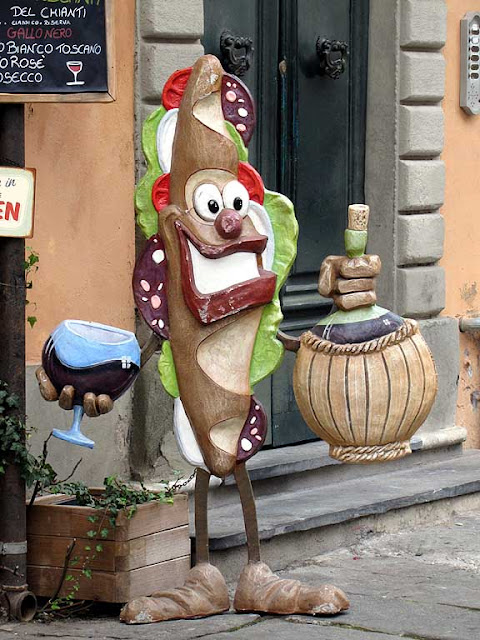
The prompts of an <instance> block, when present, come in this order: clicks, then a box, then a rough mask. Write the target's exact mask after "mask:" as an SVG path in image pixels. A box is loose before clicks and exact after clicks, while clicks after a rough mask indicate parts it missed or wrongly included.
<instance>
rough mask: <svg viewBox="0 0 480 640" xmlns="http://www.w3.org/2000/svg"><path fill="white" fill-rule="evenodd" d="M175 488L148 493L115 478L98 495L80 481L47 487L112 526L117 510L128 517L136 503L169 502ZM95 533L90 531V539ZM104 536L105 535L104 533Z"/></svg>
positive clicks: (134, 508)
mask: <svg viewBox="0 0 480 640" xmlns="http://www.w3.org/2000/svg"><path fill="white" fill-rule="evenodd" d="M177 487H178V485H177V484H176V483H175V484H173V485H172V486H166V488H165V490H164V491H161V492H156V491H155V492H154V491H149V490H148V489H146V488H145V487H144V486H143V485H141V489H135V488H132V487H131V486H130V485H128V484H126V483H124V482H122V481H121V480H119V479H118V478H117V477H116V476H108V477H107V478H105V480H104V481H103V491H102V492H101V493H96V492H95V493H92V492H91V491H90V489H89V488H88V487H87V485H86V484H84V483H83V482H63V483H56V484H55V485H54V486H53V487H50V488H49V492H50V493H63V494H66V495H68V496H73V497H74V498H75V503H76V504H77V505H79V506H81V507H92V508H93V509H99V510H100V511H104V512H105V513H106V514H107V516H108V520H109V522H110V524H111V525H112V526H115V522H116V519H117V516H118V514H119V513H120V512H121V511H124V512H125V514H126V516H127V518H132V517H133V516H134V515H135V512H136V510H137V508H138V505H139V504H145V503H146V502H168V503H173V496H174V494H175V492H176V490H177ZM97 533H98V532H96V531H95V532H93V533H92V537H93V536H94V535H96V534H97ZM100 533H101V532H100ZM106 535H108V531H107V534H106ZM102 537H105V536H102Z"/></svg>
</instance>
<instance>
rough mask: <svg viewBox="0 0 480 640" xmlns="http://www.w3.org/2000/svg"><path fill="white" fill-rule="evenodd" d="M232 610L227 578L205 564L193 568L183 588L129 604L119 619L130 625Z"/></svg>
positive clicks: (158, 593)
mask: <svg viewBox="0 0 480 640" xmlns="http://www.w3.org/2000/svg"><path fill="white" fill-rule="evenodd" d="M229 608H230V598H229V596H228V589H227V585H226V583H225V579H224V577H223V576H222V574H221V573H220V571H219V570H218V569H216V568H215V567H214V566H213V565H211V564H207V563H202V564H198V565H197V566H196V567H193V569H190V571H189V574H188V577H187V580H186V581H185V584H184V585H183V587H179V588H178V589H171V590H169V591H159V592H157V593H154V594H153V595H152V596H150V597H148V598H147V597H145V598H137V599H136V600H132V601H131V602H129V603H128V604H126V605H125V606H124V607H123V609H122V611H121V612H120V620H121V621H122V622H126V623H127V624H147V623H149V622H161V621H163V620H175V619H181V620H188V619H192V618H205V617H207V616H213V615H215V614H218V613H224V612H225V611H228V610H229Z"/></svg>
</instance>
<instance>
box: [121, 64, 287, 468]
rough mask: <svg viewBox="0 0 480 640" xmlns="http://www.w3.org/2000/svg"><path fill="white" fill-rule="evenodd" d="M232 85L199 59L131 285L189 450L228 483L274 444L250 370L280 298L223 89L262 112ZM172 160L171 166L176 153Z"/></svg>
mask: <svg viewBox="0 0 480 640" xmlns="http://www.w3.org/2000/svg"><path fill="white" fill-rule="evenodd" d="M228 78H229V79H226V78H225V74H224V72H223V69H222V67H221V65H220V63H219V61H218V60H217V59H216V58H215V57H213V56H203V57H202V58H200V59H199V60H198V61H197V62H196V64H195V66H194V67H193V69H192V70H191V72H189V73H188V80H187V82H186V86H185V89H184V91H183V92H182V98H181V102H180V106H179V109H178V112H177V113H176V124H175V133H174V136H173V147H172V153H171V163H170V167H169V168H170V173H169V174H166V173H165V174H162V175H161V176H160V177H159V178H157V180H156V182H155V184H154V185H153V189H152V196H151V197H152V202H153V204H154V206H155V208H156V210H157V211H158V234H154V235H152V236H151V238H150V240H149V241H148V243H147V246H146V249H145V252H144V254H143V256H142V257H141V258H140V260H139V262H138V264H137V267H136V270H135V274H134V278H133V286H134V293H135V298H136V302H137V306H138V307H139V309H140V311H141V312H142V314H143V316H144V318H145V320H146V321H147V322H148V324H149V325H150V326H151V328H152V330H154V331H156V332H157V333H159V334H160V335H161V336H162V337H163V338H165V339H168V340H169V345H170V348H171V354H172V356H173V363H174V373H175V382H176V385H177V389H178V393H179V398H178V399H177V400H176V404H175V433H176V435H177V440H178V441H179V446H180V449H181V451H182V453H183V454H184V456H185V457H186V458H187V460H188V461H189V462H191V463H192V464H195V465H196V466H203V467H206V468H207V469H208V470H209V471H210V472H212V473H214V474H215V475H218V476H220V477H224V476H225V475H227V474H228V473H231V472H232V470H233V468H234V466H235V464H236V463H237V462H238V461H243V460H245V459H247V458H249V457H250V456H251V455H253V454H254V453H255V452H256V451H257V450H258V449H259V448H260V446H261V445H262V444H263V442H264V439H265V436H266V430H267V422H266V416H265V412H264V410H263V408H262V407H261V405H260V404H259V403H258V401H257V400H256V399H255V398H254V397H253V396H252V395H251V364H252V362H251V361H252V353H253V351H254V347H255V342H256V339H257V333H258V330H259V325H260V322H261V319H262V313H263V311H264V307H265V305H269V304H270V303H272V300H273V299H274V297H275V296H276V295H277V294H278V289H277V284H278V283H277V275H276V273H275V272H274V271H273V269H272V265H273V262H274V260H273V254H274V250H273V246H272V245H273V244H274V234H273V231H272V224H271V221H270V219H269V217H268V214H266V212H265V209H264V207H263V206H262V205H261V203H260V202H258V200H259V199H260V198H259V197H258V193H259V191H260V190H261V191H262V193H261V196H262V197H263V183H261V178H260V177H259V176H258V174H257V173H256V172H255V170H254V169H253V168H251V167H250V165H246V164H245V163H241V162H239V157H238V151H237V146H236V145H235V143H234V142H233V140H232V138H231V137H230V133H229V131H228V130H227V125H226V124H225V114H224V109H222V97H223V98H224V96H225V89H226V88H227V87H226V86H225V83H226V82H227V83H229V84H230V87H228V91H227V102H230V104H231V102H232V94H233V96H238V95H240V96H241V95H245V98H239V104H240V105H242V104H243V105H246V106H249V108H250V109H251V111H253V102H252V101H251V98H250V99H248V96H249V94H248V91H247V90H246V88H245V87H243V85H241V83H240V81H238V80H237V79H235V78H233V77H231V76H228ZM246 106H239V107H238V111H240V110H241V109H243V110H244V111H246V110H247V109H246ZM251 116H252V117H253V113H252V114H251ZM170 119H171V118H170ZM171 128H172V126H171V123H170V124H168V121H167V124H166V125H165V123H164V125H163V128H162V127H159V131H162V130H163V132H165V131H167V132H168V136H167V137H170V138H171V137H172V131H171ZM236 130H237V132H240V131H242V126H241V123H240V124H238V125H237V129H236ZM243 133H245V131H243ZM250 135H251V134H250ZM157 138H158V135H157ZM163 157H164V158H165V157H166V158H167V159H166V160H165V159H164V163H165V164H168V154H165V152H164V155H163ZM247 187H249V188H247ZM260 188H261V189H260ZM167 202H168V204H167ZM165 204H166V205H167V206H164V205H165ZM164 352H165V349H164ZM164 361H165V357H164Z"/></svg>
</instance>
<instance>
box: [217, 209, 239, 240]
mask: <svg viewBox="0 0 480 640" xmlns="http://www.w3.org/2000/svg"><path fill="white" fill-rule="evenodd" d="M242 223H243V218H242V216H241V215H240V214H239V213H238V212H237V211H235V210H234V209H224V210H223V211H222V213H220V214H219V215H218V216H217V217H216V218H215V229H216V230H217V233H218V234H219V235H221V236H222V238H225V239H226V240H230V239H232V238H238V236H239V235H240V234H241V233H242Z"/></svg>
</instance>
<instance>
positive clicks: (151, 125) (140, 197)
mask: <svg viewBox="0 0 480 640" xmlns="http://www.w3.org/2000/svg"><path fill="white" fill-rule="evenodd" d="M166 113H167V110H166V109H165V107H163V106H161V107H160V108H159V109H157V110H156V111H154V112H153V113H152V114H150V115H149V116H148V118H147V119H146V120H145V123H144V125H143V133H142V148H143V153H144V154H145V159H146V161H147V173H146V174H145V175H144V176H143V178H142V179H141V180H140V183H139V185H138V187H137V190H136V192H135V209H136V210H137V224H138V226H139V227H140V229H141V230H142V231H143V234H144V235H145V237H146V238H150V237H151V236H153V235H154V234H155V233H157V231H158V213H157V211H156V210H155V207H154V206H153V202H152V188H153V185H154V184H155V180H156V179H157V178H158V177H159V176H161V175H162V174H163V171H162V169H161V168H160V164H159V162H158V154H157V129H158V125H159V124H160V121H161V119H162V118H163V116H164V115H165V114H166Z"/></svg>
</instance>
